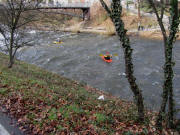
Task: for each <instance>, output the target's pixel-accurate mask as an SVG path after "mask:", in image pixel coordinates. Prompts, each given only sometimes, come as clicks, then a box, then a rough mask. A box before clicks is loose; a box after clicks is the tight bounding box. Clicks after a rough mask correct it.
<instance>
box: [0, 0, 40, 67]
mask: <svg viewBox="0 0 180 135" xmlns="http://www.w3.org/2000/svg"><path fill="white" fill-rule="evenodd" d="M38 5H39V2H38V1H33V0H6V1H4V2H2V3H1V4H0V34H1V35H2V36H3V37H4V40H3V43H4V47H5V48H3V50H4V49H5V50H6V51H7V52H8V55H9V65H8V67H9V68H11V67H12V65H13V63H14V57H15V54H16V52H17V50H18V49H19V48H21V47H24V46H30V45H32V44H31V41H28V40H27V38H26V37H25V34H24V32H23V30H22V28H23V27H24V26H25V25H27V24H28V23H30V22H32V21H34V15H33V14H31V13H29V11H32V10H35V9H36V8H37V7H38Z"/></svg>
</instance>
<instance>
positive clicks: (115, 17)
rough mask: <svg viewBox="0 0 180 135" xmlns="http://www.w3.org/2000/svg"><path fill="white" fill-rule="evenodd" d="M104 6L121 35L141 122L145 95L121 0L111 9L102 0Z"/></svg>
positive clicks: (127, 73) (114, 2)
mask: <svg viewBox="0 0 180 135" xmlns="http://www.w3.org/2000/svg"><path fill="white" fill-rule="evenodd" d="M100 2H101V4H102V6H103V7H104V8H105V10H106V11H107V13H108V14H109V16H110V18H111V20H112V22H113V23H114V25H115V28H116V33H117V35H118V36H119V40H120V41H121V42H122V47H123V52H124V59H125V69H126V78H127V79H128V82H129V84H130V87H131V90H132V92H133V94H134V97H135V103H136V106H137V108H138V120H139V122H143V121H144V103H143V96H142V93H141V90H140V89H139V87H138V85H137V83H136V78H135V76H134V71H133V68H134V67H133V63H132V52H133V49H132V48H131V46H130V41H129V37H128V36H127V34H126V32H127V30H126V29H125V28H124V23H123V21H122V19H121V14H122V6H121V3H120V2H121V1H120V0H113V1H112V4H111V10H110V9H109V8H108V6H107V5H106V4H105V2H104V1H103V0H100Z"/></svg>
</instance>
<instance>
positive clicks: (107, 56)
mask: <svg viewBox="0 0 180 135" xmlns="http://www.w3.org/2000/svg"><path fill="white" fill-rule="evenodd" d="M104 59H105V60H111V59H112V55H111V54H109V52H106V55H104Z"/></svg>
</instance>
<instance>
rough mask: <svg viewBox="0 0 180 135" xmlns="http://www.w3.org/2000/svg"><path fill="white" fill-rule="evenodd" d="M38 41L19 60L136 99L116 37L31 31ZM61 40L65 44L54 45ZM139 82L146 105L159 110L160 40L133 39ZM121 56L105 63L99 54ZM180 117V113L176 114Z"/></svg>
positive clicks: (178, 69)
mask: <svg viewBox="0 0 180 135" xmlns="http://www.w3.org/2000/svg"><path fill="white" fill-rule="evenodd" d="M33 34H36V38H37V39H38V41H37V42H36V43H35V44H36V46H35V47H29V48H24V49H21V51H19V52H18V56H17V58H18V59H20V60H23V61H26V62H28V63H31V64H35V65H38V66H40V67H42V68H45V69H47V70H49V71H52V72H56V73H58V74H60V75H63V76H65V77H68V78H71V79H74V80H78V81H81V82H85V83H87V84H89V85H91V86H93V87H96V88H99V89H100V90H104V91H106V92H109V93H111V94H112V95H115V96H118V97H120V98H122V99H126V100H133V94H132V92H131V91H130V88H129V85H128V82H127V79H126V78H125V73H124V72H125V68H124V60H123V50H122V48H121V47H120V42H119V40H118V37H117V36H112V37H107V36H102V35H95V34H84V33H79V34H72V33H64V32H51V31H43V32H42V31H39V32H38V31H31V32H30V33H29V35H30V36H31V35H33ZM58 38H60V39H61V40H62V41H63V43H62V44H53V41H55V40H57V39H58ZM130 39H131V44H132V47H133V49H134V51H133V62H134V71H135V76H136V77H137V83H138V84H139V87H140V88H141V89H142V92H143V96H144V100H145V105H146V107H148V108H149V109H153V110H157V109H159V105H160V103H161V98H160V96H161V93H162V83H163V70H162V67H163V64H164V56H163V42H162V41H160V40H150V39H143V38H140V37H138V36H134V37H130ZM106 51H108V52H110V53H111V54H113V55H114V54H118V56H116V55H115V56H113V62H112V63H105V62H104V61H103V60H102V59H101V58H100V56H99V55H100V54H104V53H106ZM179 52H180V41H177V42H176V44H175V46H174V54H173V55H174V60H175V61H176V65H175V67H174V73H175V76H174V98H175V101H176V108H180V82H179V80H180V54H179ZM177 117H178V118H180V113H179V114H177Z"/></svg>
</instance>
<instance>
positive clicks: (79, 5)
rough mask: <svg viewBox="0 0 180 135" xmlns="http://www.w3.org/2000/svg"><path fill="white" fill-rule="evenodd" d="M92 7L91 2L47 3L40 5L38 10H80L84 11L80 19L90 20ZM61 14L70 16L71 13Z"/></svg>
mask: <svg viewBox="0 0 180 135" xmlns="http://www.w3.org/2000/svg"><path fill="white" fill-rule="evenodd" d="M90 6H91V3H89V2H73V3H63V2H61V3H60V2H58V1H56V2H51V3H49V2H46V3H41V4H40V5H39V8H38V9H80V10H82V15H81V16H79V17H82V18H83V20H85V19H87V20H89V19H90ZM61 14H66V15H70V14H69V13H62V12H61Z"/></svg>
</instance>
